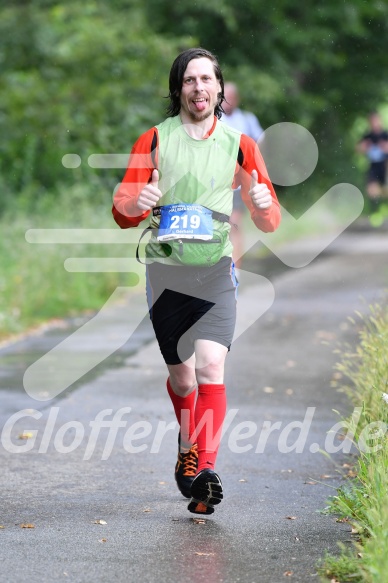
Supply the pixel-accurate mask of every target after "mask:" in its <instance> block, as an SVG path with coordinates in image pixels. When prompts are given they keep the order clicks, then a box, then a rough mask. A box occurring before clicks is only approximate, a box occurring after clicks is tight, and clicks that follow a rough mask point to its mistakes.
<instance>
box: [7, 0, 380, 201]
mask: <svg viewBox="0 0 388 583" xmlns="http://www.w3.org/2000/svg"><path fill="white" fill-rule="evenodd" d="M387 39H388V3H387V1H386V0H369V1H368V2H365V1H364V0H352V2H349V1H346V0H345V1H341V2H338V0H326V1H325V2H324V3H317V2H315V1H314V0H306V1H305V2H303V3H299V4H298V3H295V2H294V1H293V0H277V2H275V3H272V4H270V5H268V3H267V2H264V0H245V2H243V3H236V2H234V1H232V0H217V2H216V1H215V0H195V1H194V2H193V0H177V1H176V2H174V3H170V2H167V0H148V1H147V2H141V0H111V1H110V2H103V1H102V0H84V1H83V2H79V1H76V0H67V1H66V2H65V1H54V0H31V1H29V2H26V1H23V0H18V1H14V2H12V3H8V6H7V7H4V8H2V9H1V18H0V65H1V68H2V75H1V77H0V130H1V132H0V156H1V162H0V187H1V188H2V192H3V197H2V200H3V201H4V197H5V196H6V195H7V194H8V196H15V194H16V193H18V192H21V191H23V190H25V189H29V190H30V191H31V192H34V193H38V194H39V192H40V191H42V190H44V189H45V190H55V188H56V187H57V186H58V184H62V183H66V181H68V180H70V178H69V171H68V170H66V169H65V168H64V167H63V166H62V164H61V159H62V156H63V155H64V154H67V153H69V152H72V153H77V154H79V155H80V156H81V158H82V160H83V161H85V162H86V160H87V156H88V155H90V154H91V153H96V152H127V151H128V150H129V148H130V146H131V144H132V143H133V141H134V139H135V138H136V137H137V135H138V134H139V133H140V132H141V131H143V130H145V129H147V128H148V127H150V126H151V125H152V124H154V123H156V122H157V121H160V120H161V119H162V118H163V116H164V110H165V105H166V103H165V100H164V99H163V98H164V97H165V96H166V94H167V80H168V72H169V68H170V65H171V63H172V60H173V59H174V58H175V56H176V54H177V53H178V52H179V51H180V50H182V49H185V48H188V47H189V46H196V45H202V46H204V47H206V48H208V49H209V50H211V51H214V52H215V53H216V54H217V55H218V57H219V59H220V62H221V64H222V67H223V70H224V73H225V77H226V78H227V79H233V80H235V81H236V82H237V83H238V84H239V85H240V88H241V93H242V96H243V104H242V105H243V106H244V107H245V108H247V109H250V110H252V111H254V112H255V113H256V114H257V115H258V117H259V118H260V121H261V122H262V125H263V126H264V127H267V126H269V125H271V124H274V123H277V122H279V121H293V122H297V123H300V124H302V125H304V126H305V127H307V128H308V129H309V130H310V131H311V132H312V133H313V135H314V136H315V137H316V139H317V141H318V144H319V146H320V153H321V159H322V162H321V169H322V172H323V171H324V172H326V173H329V175H330V173H333V174H334V173H335V174H337V175H341V176H342V177H343V178H346V173H347V170H346V168H348V167H349V164H348V165H347V166H346V165H345V167H344V164H343V161H344V160H345V158H346V157H347V158H348V157H349V152H350V149H351V148H352V147H353V144H351V143H350V140H348V136H349V130H350V128H351V127H352V126H353V124H354V121H355V120H356V119H357V118H358V117H359V116H360V115H365V114H366V113H367V112H368V110H370V109H371V108H375V107H377V106H378V105H379V104H380V103H381V102H382V101H383V100H384V98H385V92H386V89H387V79H386V76H385V69H386V62H387V54H388V40H387ZM82 167H83V168H84V167H85V170H84V172H89V175H90V176H91V174H90V173H91V172H92V171H91V170H90V169H89V168H87V164H84V165H83V166H82ZM344 168H345V169H344ZM0 205H1V203H0Z"/></svg>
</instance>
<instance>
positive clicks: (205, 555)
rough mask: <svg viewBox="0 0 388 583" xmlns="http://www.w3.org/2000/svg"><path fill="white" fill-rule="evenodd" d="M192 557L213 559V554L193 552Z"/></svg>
mask: <svg viewBox="0 0 388 583" xmlns="http://www.w3.org/2000/svg"><path fill="white" fill-rule="evenodd" d="M194 555H199V556H200V557H214V555H215V553H199V552H198V551H195V553H194Z"/></svg>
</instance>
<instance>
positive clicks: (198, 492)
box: [187, 469, 224, 514]
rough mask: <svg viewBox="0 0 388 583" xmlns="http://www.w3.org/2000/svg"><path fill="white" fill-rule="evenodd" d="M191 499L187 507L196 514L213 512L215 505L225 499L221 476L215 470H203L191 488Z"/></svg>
mask: <svg viewBox="0 0 388 583" xmlns="http://www.w3.org/2000/svg"><path fill="white" fill-rule="evenodd" d="M190 493H191V501H190V503H189V505H188V507H187V509H188V510H189V511H190V512H193V513H194V514H213V512H214V506H216V505H217V504H219V503H220V502H221V500H222V499H223V497H224V495H223V493H222V482H221V478H220V476H219V475H218V474H216V472H214V471H213V470H208V469H205V470H201V471H200V472H199V474H197V476H196V477H195V478H194V480H193V483H192V484H191V488H190Z"/></svg>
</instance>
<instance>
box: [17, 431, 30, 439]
mask: <svg viewBox="0 0 388 583" xmlns="http://www.w3.org/2000/svg"><path fill="white" fill-rule="evenodd" d="M31 437H34V434H33V433H30V432H28V431H24V432H23V433H19V435H18V439H30V438H31Z"/></svg>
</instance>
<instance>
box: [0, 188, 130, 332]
mask: <svg viewBox="0 0 388 583" xmlns="http://www.w3.org/2000/svg"><path fill="white" fill-rule="evenodd" d="M53 228H67V229H69V228H86V229H100V228H106V229H113V228H115V223H114V221H113V219H112V218H111V214H110V203H109V200H107V201H106V202H105V203H104V204H103V203H101V201H100V203H99V204H98V203H97V204H92V203H91V198H90V196H89V197H88V198H86V197H84V193H83V192H82V191H81V189H79V188H76V187H73V189H66V191H64V192H62V193H60V194H59V195H58V196H57V197H53V196H52V195H51V196H43V197H42V198H41V199H40V200H38V202H36V203H35V204H34V205H33V208H32V209H31V207H30V203H29V202H27V203H26V204H23V201H22V200H21V201H19V204H18V206H17V207H16V208H10V209H9V210H8V211H7V212H6V213H5V214H4V215H3V216H2V217H1V219H0V229H1V237H0V341H1V340H4V339H5V338H9V337H10V336H11V337H12V336H13V335H17V334H19V333H21V332H24V331H25V330H28V329H30V328H33V327H35V326H37V325H39V324H40V323H42V322H46V321H48V320H50V319H53V318H54V319H56V318H63V317H68V316H73V315H75V314H80V313H83V312H86V311H95V310H98V309H99V308H101V307H102V305H103V304H104V302H105V301H106V300H107V299H108V298H109V296H110V295H111V294H112V293H113V291H114V290H115V289H116V287H117V286H120V285H121V286H127V287H128V286H136V284H137V282H138V278H137V277H133V276H131V274H130V273H115V272H104V273H91V272H89V273H79V272H77V273H74V272H73V273H70V272H68V271H66V270H65V268H64V261H65V259H66V258H68V257H110V256H114V257H129V255H130V253H132V252H133V251H132V249H129V247H128V245H121V244H120V245H106V244H105V245H104V243H103V241H101V244H86V243H77V244H72V245H59V244H31V243H28V242H27V241H26V238H25V233H26V231H27V230H28V229H53ZM117 228H118V227H117Z"/></svg>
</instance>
